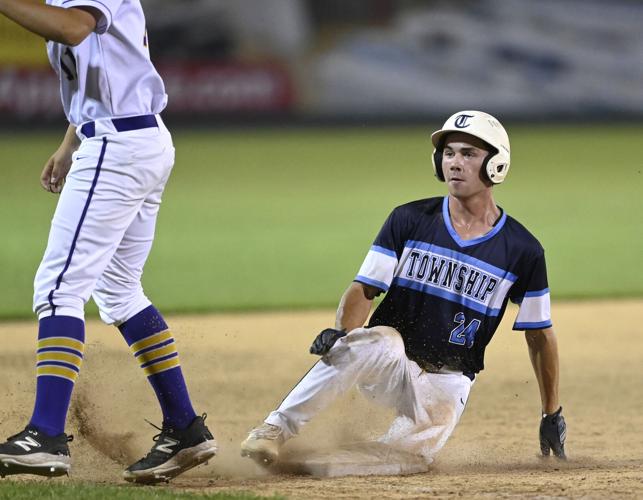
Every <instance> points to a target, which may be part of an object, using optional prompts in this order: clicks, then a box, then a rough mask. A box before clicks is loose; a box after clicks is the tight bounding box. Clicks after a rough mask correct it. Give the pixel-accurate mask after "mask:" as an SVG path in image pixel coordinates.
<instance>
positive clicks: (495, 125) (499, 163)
mask: <svg viewBox="0 0 643 500" xmlns="http://www.w3.org/2000/svg"><path fill="white" fill-rule="evenodd" d="M452 132H464V133H465V134H470V135H472V136H474V137H477V138H478V139H481V140H483V141H484V142H486V143H487V144H488V145H489V146H491V152H490V153H489V156H487V158H486V159H485V162H484V164H483V166H482V167H483V168H484V170H485V172H486V174H487V177H488V178H489V180H490V181H491V182H493V183H494V184H500V183H501V182H502V181H504V180H505V177H506V176H507V172H509V164H510V159H511V154H510V153H511V152H510V148H509V136H508V135H507V132H506V130H505V128H504V127H503V126H502V125H501V124H500V122H499V121H498V120H496V119H495V118H494V117H493V116H491V115H490V114H488V113H484V112H482V111H459V112H458V113H455V114H454V115H452V116H450V117H449V118H448V119H447V121H446V122H444V125H443V126H442V128H441V129H440V130H437V131H435V132H433V134H431V142H432V143H433V147H434V149H433V157H432V160H433V172H434V173H435V176H436V177H437V178H438V179H440V180H441V181H443V182H444V173H443V172H442V150H443V149H444V140H445V138H446V135H447V134H450V133H452Z"/></svg>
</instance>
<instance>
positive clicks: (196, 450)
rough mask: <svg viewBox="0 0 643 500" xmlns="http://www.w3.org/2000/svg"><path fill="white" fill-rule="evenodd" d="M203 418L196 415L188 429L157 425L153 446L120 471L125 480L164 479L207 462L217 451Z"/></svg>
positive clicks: (153, 481)
mask: <svg viewBox="0 0 643 500" xmlns="http://www.w3.org/2000/svg"><path fill="white" fill-rule="evenodd" d="M206 417H207V415H206V414H203V416H201V417H196V418H195V419H194V420H193V421H192V423H191V424H190V426H189V427H188V428H187V429H182V430H179V429H174V428H172V427H163V428H159V427H157V429H159V430H160V431H161V432H160V433H159V434H157V435H156V436H154V441H155V444H154V446H152V449H151V450H150V452H149V453H148V454H147V455H146V456H145V457H143V458H141V459H140V460H139V461H138V462H136V463H134V464H132V465H130V466H129V467H128V468H127V469H126V470H125V472H123V477H124V478H125V480H126V481H130V482H133V483H142V484H153V483H160V482H163V481H166V482H167V481H169V480H170V479H172V478H174V477H176V476H178V475H179V474H182V473H184V472H185V471H187V470H190V469H191V468H193V467H196V466H197V465H199V464H202V463H205V462H207V461H208V460H209V459H210V458H212V457H213V456H214V455H215V454H216V452H217V443H216V441H215V440H214V437H212V433H211V432H210V431H209V429H208V428H207V427H206V425H205V419H206ZM154 427H156V426H154ZM170 436H171V437H170Z"/></svg>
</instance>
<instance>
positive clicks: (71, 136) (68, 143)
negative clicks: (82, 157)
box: [60, 123, 80, 151]
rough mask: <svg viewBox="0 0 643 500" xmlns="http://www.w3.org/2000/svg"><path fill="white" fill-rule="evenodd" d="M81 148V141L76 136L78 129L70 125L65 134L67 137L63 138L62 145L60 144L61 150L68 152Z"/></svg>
mask: <svg viewBox="0 0 643 500" xmlns="http://www.w3.org/2000/svg"><path fill="white" fill-rule="evenodd" d="M79 146H80V139H79V138H78V136H77V135H76V127H75V126H74V125H72V124H71V123H70V124H69V127H67V131H66V132H65V137H63V140H62V143H61V144H60V148H61V149H63V148H64V149H66V150H68V151H76V150H77V149H78V147H79Z"/></svg>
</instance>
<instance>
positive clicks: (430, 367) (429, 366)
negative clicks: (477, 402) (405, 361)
mask: <svg viewBox="0 0 643 500" xmlns="http://www.w3.org/2000/svg"><path fill="white" fill-rule="evenodd" d="M413 361H415V362H416V363H417V365H418V366H419V367H420V368H422V371H425V372H427V373H440V370H441V369H442V368H447V369H448V370H453V371H460V369H459V368H451V367H450V366H446V365H445V364H444V363H442V362H440V361H438V362H436V363H431V362H429V361H427V360H425V359H413ZM462 375H464V376H465V377H467V378H469V379H470V380H471V381H473V380H474V379H475V378H476V374H475V373H473V372H465V371H463V372H462Z"/></svg>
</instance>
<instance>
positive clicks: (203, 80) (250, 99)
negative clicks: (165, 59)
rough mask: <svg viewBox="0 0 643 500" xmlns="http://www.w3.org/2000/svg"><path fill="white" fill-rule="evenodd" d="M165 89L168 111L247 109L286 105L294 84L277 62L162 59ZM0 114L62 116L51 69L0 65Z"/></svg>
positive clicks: (273, 108)
mask: <svg viewBox="0 0 643 500" xmlns="http://www.w3.org/2000/svg"><path fill="white" fill-rule="evenodd" d="M157 67H158V70H159V73H161V75H162V76H163V79H164V81H165V86H166V91H167V93H168V95H169V102H168V107H167V109H166V111H165V113H166V114H168V115H170V114H171V115H176V116H181V115H190V116H195V115H201V116H207V115H208V114H212V115H216V114H235V113H240V114H241V113H243V114H253V113H267V112H271V113H275V112H283V111H288V110H290V109H291V108H292V106H293V105H294V90H293V85H292V81H291V78H290V75H289V74H288V72H287V71H286V70H285V69H284V68H282V67H280V66H277V65H272V64H266V63H257V64H250V63H248V64H240V63H234V64H215V63H203V64H198V63H166V64H159V65H157ZM0 113H1V114H2V118H3V119H7V118H16V119H18V120H22V121H32V120H38V119H43V120H52V119H57V118H59V117H60V116H62V105H61V103H60V91H59V89H58V80H57V78H56V75H55V74H54V73H53V71H52V70H50V69H47V68H44V69H34V68H11V67H4V68H2V67H0Z"/></svg>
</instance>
